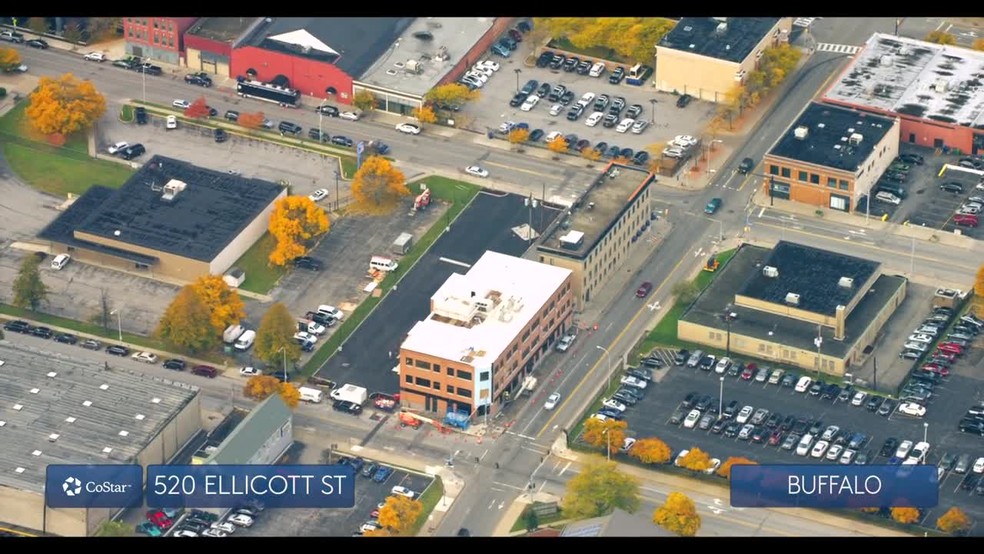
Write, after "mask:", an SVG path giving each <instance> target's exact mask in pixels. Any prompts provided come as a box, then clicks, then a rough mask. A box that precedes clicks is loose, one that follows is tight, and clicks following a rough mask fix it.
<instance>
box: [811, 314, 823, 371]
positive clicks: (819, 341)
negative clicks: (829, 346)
mask: <svg viewBox="0 0 984 554" xmlns="http://www.w3.org/2000/svg"><path fill="white" fill-rule="evenodd" d="M822 330H823V326H822V325H820V324H817V338H815V339H813V344H815V345H817V379H820V365H821V362H820V345H821V344H823V337H822V336H821V335H820V332H821V331H822Z"/></svg>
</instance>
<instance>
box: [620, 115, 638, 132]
mask: <svg viewBox="0 0 984 554" xmlns="http://www.w3.org/2000/svg"><path fill="white" fill-rule="evenodd" d="M633 125H635V120H634V119H630V118H625V119H623V120H622V121H621V122H619V124H618V127H615V132H617V133H624V132H626V131H628V130H629V129H631V128H632V126H633Z"/></svg>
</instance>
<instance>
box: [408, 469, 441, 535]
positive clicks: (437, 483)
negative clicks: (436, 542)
mask: <svg viewBox="0 0 984 554" xmlns="http://www.w3.org/2000/svg"><path fill="white" fill-rule="evenodd" d="M442 496H444V482H443V481H441V478H440V477H438V476H436V475H435V476H434V481H433V482H432V483H431V484H430V486H429V487H427V490H425V491H424V492H423V494H421V495H420V503H421V504H423V505H424V510H423V511H422V512H420V515H419V516H417V521H415V522H413V527H411V528H410V532H409V533H407V534H408V535H409V536H411V537H415V536H417V534H419V533H420V530H421V529H423V528H424V525H426V524H427V518H428V517H430V515H431V512H433V511H434V507H436V506H437V503H438V502H440V501H441V497H442Z"/></svg>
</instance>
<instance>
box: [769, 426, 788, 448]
mask: <svg viewBox="0 0 984 554" xmlns="http://www.w3.org/2000/svg"><path fill="white" fill-rule="evenodd" d="M783 435H785V433H783V432H782V429H776V430H775V431H773V432H772V434H771V435H769V446H775V445H777V444H779V443H780V442H782V437H783Z"/></svg>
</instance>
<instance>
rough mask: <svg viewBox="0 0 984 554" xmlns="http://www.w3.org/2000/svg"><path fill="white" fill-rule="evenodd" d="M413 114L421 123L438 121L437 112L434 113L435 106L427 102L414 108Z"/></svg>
mask: <svg viewBox="0 0 984 554" xmlns="http://www.w3.org/2000/svg"><path fill="white" fill-rule="evenodd" d="M413 116H414V117H415V118H417V121H419V122H421V123H434V122H435V121H437V114H436V113H434V108H432V107H430V106H429V105H426V104H425V105H423V106H421V107H419V108H414V110H413Z"/></svg>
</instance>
